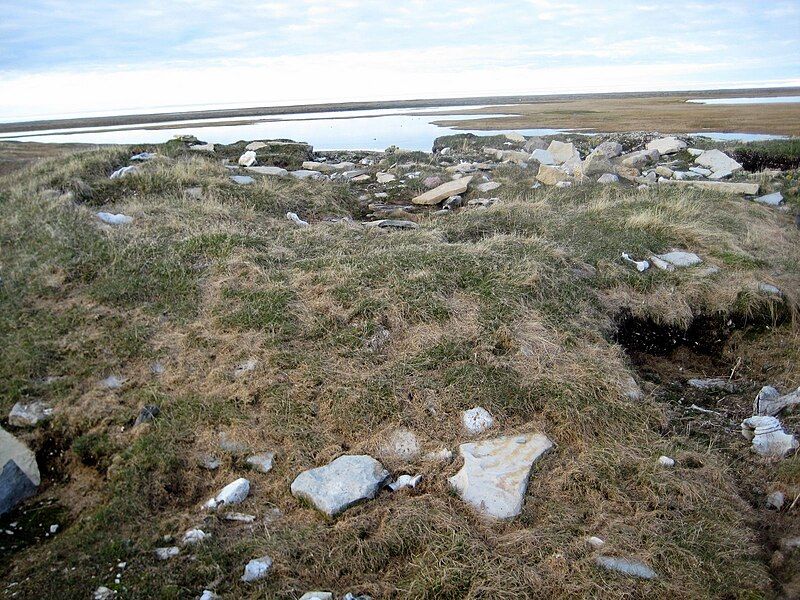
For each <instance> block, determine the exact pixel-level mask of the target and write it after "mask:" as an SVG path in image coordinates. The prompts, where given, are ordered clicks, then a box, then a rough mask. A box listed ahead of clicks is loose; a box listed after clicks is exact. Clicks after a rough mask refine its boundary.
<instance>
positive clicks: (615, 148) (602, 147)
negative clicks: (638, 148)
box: [592, 141, 622, 158]
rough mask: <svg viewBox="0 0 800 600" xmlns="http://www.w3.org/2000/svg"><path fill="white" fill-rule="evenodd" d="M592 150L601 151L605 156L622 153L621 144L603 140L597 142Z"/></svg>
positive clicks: (611, 156)
mask: <svg viewBox="0 0 800 600" xmlns="http://www.w3.org/2000/svg"><path fill="white" fill-rule="evenodd" d="M592 152H602V153H603V154H605V155H606V157H607V158H616V157H617V156H619V155H620V154H622V144H618V143H617V142H610V141H609V142H603V143H602V144H599V145H598V146H597V148H595V149H594V150H592Z"/></svg>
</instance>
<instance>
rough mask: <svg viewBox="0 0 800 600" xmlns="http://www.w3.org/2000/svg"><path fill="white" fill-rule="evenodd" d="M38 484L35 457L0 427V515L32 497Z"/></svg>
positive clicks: (37, 466)
mask: <svg viewBox="0 0 800 600" xmlns="http://www.w3.org/2000/svg"><path fill="white" fill-rule="evenodd" d="M40 483H41V477H40V475H39V465H38V464H37V462H36V455H35V454H34V453H33V452H32V451H31V450H30V449H29V448H28V447H27V446H26V445H25V444H23V443H22V442H21V441H19V440H18V439H17V438H16V437H14V436H13V435H11V434H10V433H8V432H7V431H6V430H5V429H3V428H2V427H0V515H4V514H5V513H7V512H8V511H10V510H11V509H12V508H14V507H15V506H16V505H17V504H19V503H20V502H22V501H23V500H25V499H26V498H29V497H30V496H33V494H35V493H36V488H37V487H38V486H39V484H40Z"/></svg>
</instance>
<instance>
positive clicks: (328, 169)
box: [302, 160, 355, 173]
mask: <svg viewBox="0 0 800 600" xmlns="http://www.w3.org/2000/svg"><path fill="white" fill-rule="evenodd" d="M353 166H355V165H353ZM302 167H303V169H304V170H306V171H320V172H321V173H333V172H334V171H336V170H337V169H336V167H335V166H334V165H329V164H328V163H324V162H316V161H313V160H306V161H304V162H303V164H302Z"/></svg>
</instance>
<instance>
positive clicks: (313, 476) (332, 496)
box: [291, 455, 389, 517]
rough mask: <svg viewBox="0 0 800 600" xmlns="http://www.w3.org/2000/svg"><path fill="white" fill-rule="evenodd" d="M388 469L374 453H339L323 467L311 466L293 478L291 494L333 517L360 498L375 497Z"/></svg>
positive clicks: (387, 474)
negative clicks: (339, 454) (371, 454)
mask: <svg viewBox="0 0 800 600" xmlns="http://www.w3.org/2000/svg"><path fill="white" fill-rule="evenodd" d="M387 479H389V472H388V471H387V470H386V469H384V468H383V465H382V464H381V463H379V462H378V461H377V460H375V459H374V458H372V457H371V456H365V455H345V456H340V457H339V458H337V459H336V460H334V461H332V462H331V463H329V464H327V465H325V466H324V467H318V468H316V469H309V470H308V471H304V472H302V473H300V475H298V476H297V478H296V479H295V480H294V481H293V482H292V485H291V490H292V494H293V495H294V496H296V497H297V498H302V499H304V500H307V501H308V502H310V503H311V504H312V505H313V506H314V507H315V508H316V509H317V510H319V511H320V512H322V513H324V514H325V515H327V516H328V517H334V516H336V515H338V514H339V513H341V512H342V511H344V510H347V509H348V508H350V507H351V506H353V505H354V504H356V503H357V502H360V501H362V500H368V499H370V498H374V497H375V495H376V494H377V493H378V490H380V489H381V487H382V486H383V484H384V483H385V482H386V480H387Z"/></svg>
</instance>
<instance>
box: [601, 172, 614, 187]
mask: <svg viewBox="0 0 800 600" xmlns="http://www.w3.org/2000/svg"><path fill="white" fill-rule="evenodd" d="M618 181H619V177H618V176H617V175H614V173H604V174H603V175H600V177H598V178H597V183H599V184H602V185H608V184H610V183H617V182H618Z"/></svg>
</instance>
